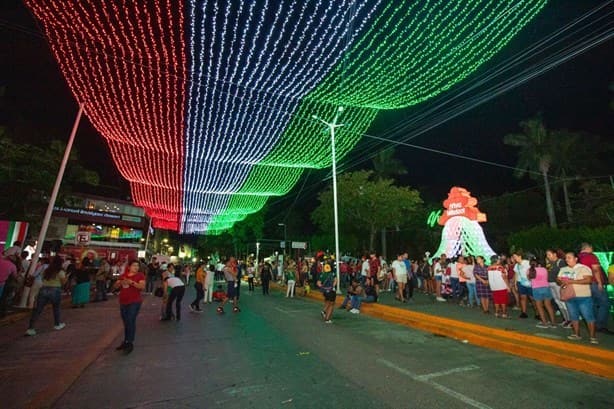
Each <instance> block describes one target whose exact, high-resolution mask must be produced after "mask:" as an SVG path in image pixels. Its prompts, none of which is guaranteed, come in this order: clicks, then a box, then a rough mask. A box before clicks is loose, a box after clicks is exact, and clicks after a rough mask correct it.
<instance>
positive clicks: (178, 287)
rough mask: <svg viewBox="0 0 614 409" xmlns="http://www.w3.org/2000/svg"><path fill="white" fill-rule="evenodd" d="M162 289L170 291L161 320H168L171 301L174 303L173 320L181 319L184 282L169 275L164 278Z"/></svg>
mask: <svg viewBox="0 0 614 409" xmlns="http://www.w3.org/2000/svg"><path fill="white" fill-rule="evenodd" d="M164 290H165V291H170V292H169V294H168V300H167V301H166V314H165V316H164V318H163V319H162V321H170V319H171V317H172V315H173V302H174V303H175V320H176V321H181V300H183V296H184V295H185V284H184V283H183V281H182V280H181V279H180V278H179V277H176V276H170V277H167V278H166V279H165V280H164Z"/></svg>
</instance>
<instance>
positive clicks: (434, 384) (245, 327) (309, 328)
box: [0, 288, 614, 409]
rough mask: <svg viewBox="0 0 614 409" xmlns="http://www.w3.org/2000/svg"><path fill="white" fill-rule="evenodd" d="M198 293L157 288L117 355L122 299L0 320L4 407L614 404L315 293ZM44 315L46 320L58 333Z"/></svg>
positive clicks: (586, 385) (602, 387)
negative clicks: (35, 320)
mask: <svg viewBox="0 0 614 409" xmlns="http://www.w3.org/2000/svg"><path fill="white" fill-rule="evenodd" d="M192 296H193V291H192V289H190V291H188V295H187V297H186V300H185V301H184V310H185V311H186V312H185V314H184V317H183V319H182V321H181V322H160V321H158V312H159V300H158V299H156V298H154V297H148V298H147V299H146V302H145V304H144V306H143V310H142V313H141V315H140V316H139V321H138V329H137V340H136V343H135V350H134V352H133V353H132V354H131V355H128V356H123V355H122V354H121V353H117V352H116V351H114V347H115V344H116V343H119V341H120V340H121V339H120V336H119V334H120V333H121V324H120V323H119V320H118V311H117V304H116V300H113V301H109V302H107V303H101V304H91V305H89V306H88V307H87V308H85V309H84V310H65V311H64V312H65V320H66V322H67V323H68V326H67V328H66V329H65V330H63V331H59V332H54V331H53V330H52V329H50V331H48V332H45V331H43V332H41V334H40V335H38V336H37V337H35V338H22V336H21V335H22V333H23V330H25V323H24V322H21V323H16V324H12V325H11V326H8V327H5V328H2V329H0V340H1V342H2V349H1V351H0V362H2V369H1V370H0V374H1V376H0V379H1V383H0V388H1V389H2V391H1V392H2V396H3V400H2V402H3V403H2V407H3V408H22V407H28V406H29V407H45V405H48V404H50V403H53V407H56V408H191V407H194V408H214V407H224V408H278V407H279V408H286V407H288V408H290V407H296V408H312V407H313V408H316V407H317V408H319V409H322V408H350V407H351V408H413V407H421V408H441V407H446V408H449V409H452V408H465V407H477V408H523V407H524V408H534V407H556V408H575V407H583V408H594V407H595V408H596V407H607V406H608V405H609V404H610V403H611V402H612V401H613V399H614V388H612V382H611V381H607V380H605V379H602V378H597V377H594V376H590V375H584V374H581V373H578V372H575V371H569V370H564V369H560V368H556V367H552V366H549V365H545V364H541V363H538V362H534V361H529V360H525V359H521V358H518V357H514V356H510V355H506V354H503V353H499V352H496V351H491V350H486V349H482V348H479V347H476V346H473V345H470V344H469V345H468V344H463V343H461V342H456V341H453V340H451V339H447V338H443V337H438V336H434V335H432V334H429V333H425V332H421V331H416V330H412V329H408V328H406V327H403V326H400V325H396V324H392V323H388V322H385V321H381V320H378V319H373V318H370V317H367V316H363V315H360V316H355V315H352V314H349V313H346V312H344V311H336V312H335V317H334V323H333V324H332V325H326V324H324V323H322V322H321V321H320V319H319V305H318V304H315V303H314V302H312V301H306V300H302V299H286V298H284V297H282V296H281V295H280V294H279V293H272V294H271V296H269V297H264V296H262V295H261V294H259V293H256V294H253V295H248V292H247V291H246V288H244V289H242V308H243V311H242V312H241V313H239V314H233V313H231V312H227V313H226V314H225V315H221V316H220V315H217V314H216V313H215V312H214V308H212V307H213V305H211V306H206V307H205V308H206V310H205V312H204V313H203V314H192V313H188V312H187V305H188V304H189V302H190V301H191V298H192ZM45 314H46V317H45V316H43V317H42V318H41V329H44V328H51V317H50V314H49V312H47V313H45ZM43 323H46V324H45V325H47V326H48V327H45V326H44V325H43ZM118 325H119V326H118ZM112 338H114V339H112ZM88 360H89V362H87V361H88ZM77 370H79V373H78V375H77V376H74V375H75V373H76V372H77ZM71 379H72V382H70V383H69V382H67V381H68V380H71ZM68 383H69V384H68ZM67 384H68V385H67ZM54 385H55V386H54ZM62 387H64V388H65V390H64V391H63V393H61V394H60V395H57V393H56V398H54V399H50V397H49V396H50V395H53V394H50V393H49V392H54V391H57V390H59V389H61V388H62ZM20 388H21V389H23V390H21V391H20V390H19V389H20ZM4 398H6V399H4ZM5 402H8V405H5ZM37 404H39V406H36V405H37Z"/></svg>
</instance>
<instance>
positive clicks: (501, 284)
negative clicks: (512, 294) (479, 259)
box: [488, 255, 510, 318]
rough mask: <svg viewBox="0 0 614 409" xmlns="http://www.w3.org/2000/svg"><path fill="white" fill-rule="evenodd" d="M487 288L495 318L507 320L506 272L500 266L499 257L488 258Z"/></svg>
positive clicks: (507, 287) (507, 290)
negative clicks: (493, 306) (490, 295)
mask: <svg viewBox="0 0 614 409" xmlns="http://www.w3.org/2000/svg"><path fill="white" fill-rule="evenodd" d="M488 286H489V288H490V292H491V294H492V299H493V304H495V317H496V318H499V317H501V318H507V294H508V292H509V291H510V287H509V284H508V282H507V271H506V270H505V267H503V266H502V265H501V261H500V260H499V256H496V255H495V256H492V257H491V258H490V266H489V267H488Z"/></svg>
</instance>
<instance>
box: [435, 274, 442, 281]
mask: <svg viewBox="0 0 614 409" xmlns="http://www.w3.org/2000/svg"><path fill="white" fill-rule="evenodd" d="M442 278H443V277H442V276H439V275H436V276H435V281H442Z"/></svg>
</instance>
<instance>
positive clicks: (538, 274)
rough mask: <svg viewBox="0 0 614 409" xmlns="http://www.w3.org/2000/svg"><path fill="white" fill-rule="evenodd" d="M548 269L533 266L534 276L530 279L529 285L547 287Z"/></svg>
mask: <svg viewBox="0 0 614 409" xmlns="http://www.w3.org/2000/svg"><path fill="white" fill-rule="evenodd" d="M548 285H549V284H548V270H546V269H545V268H544V267H535V278H534V279H533V280H531V287H533V288H542V287H548Z"/></svg>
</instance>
